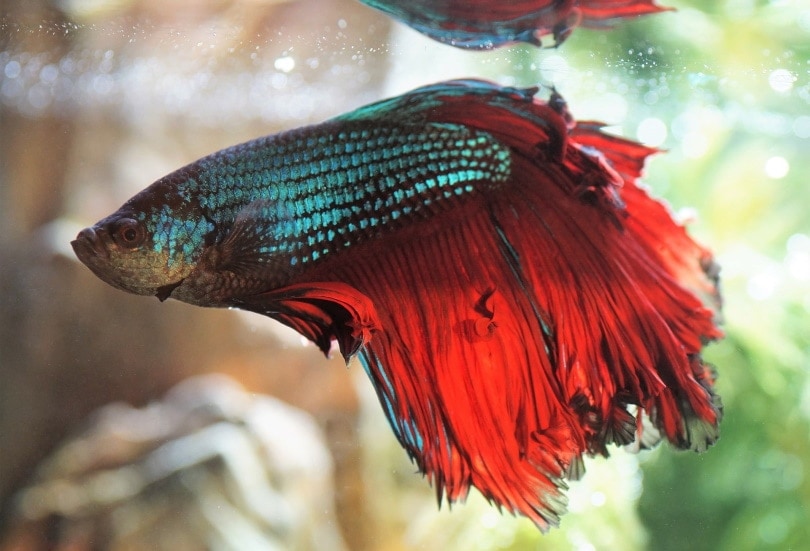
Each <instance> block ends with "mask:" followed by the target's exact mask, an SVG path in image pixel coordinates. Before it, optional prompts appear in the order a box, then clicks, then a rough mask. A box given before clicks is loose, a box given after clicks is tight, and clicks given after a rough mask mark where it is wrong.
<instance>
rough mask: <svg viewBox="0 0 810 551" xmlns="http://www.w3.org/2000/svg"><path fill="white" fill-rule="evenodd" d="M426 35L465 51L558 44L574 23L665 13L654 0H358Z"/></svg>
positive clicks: (601, 23)
mask: <svg viewBox="0 0 810 551" xmlns="http://www.w3.org/2000/svg"><path fill="white" fill-rule="evenodd" d="M360 1H361V2H363V3H364V4H367V5H369V6H371V7H373V8H376V9H378V10H381V11H383V12H385V13H387V14H389V15H391V16H392V17H394V18H396V19H398V20H400V21H402V22H403V23H405V24H407V25H409V26H411V27H413V28H414V29H415V30H417V31H419V32H421V33H423V34H425V35H427V36H429V37H430V38H432V39H434V40H437V41H439V42H442V43H444V44H449V45H451V46H456V47H459V48H469V49H490V48H497V47H499V46H504V45H507V44H512V43H515V42H526V43H529V44H534V45H535V46H541V45H543V44H544V40H545V38H546V37H549V36H550V37H552V38H553V42H551V45H553V46H559V45H560V44H562V43H563V42H564V41H565V40H566V39H567V38H568V36H570V34H571V33H572V32H573V30H574V28H575V27H577V25H579V24H582V25H584V26H586V27H593V28H609V27H612V26H613V25H614V24H615V23H616V22H618V21H619V20H621V19H624V18H630V17H636V16H640V15H647V14H653V13H657V12H660V11H665V10H667V9H668V8H662V7H660V6H657V5H656V2H655V1H654V0H510V1H508V2H496V1H494V0H443V1H441V2H436V1H432V0H360Z"/></svg>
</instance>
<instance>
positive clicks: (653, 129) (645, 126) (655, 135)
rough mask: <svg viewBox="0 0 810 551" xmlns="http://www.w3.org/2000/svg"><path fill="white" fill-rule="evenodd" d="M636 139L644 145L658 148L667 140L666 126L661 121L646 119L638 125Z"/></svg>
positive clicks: (652, 118) (651, 118)
mask: <svg viewBox="0 0 810 551" xmlns="http://www.w3.org/2000/svg"><path fill="white" fill-rule="evenodd" d="M636 137H638V140H639V141H640V142H641V143H643V144H644V145H648V146H650V147H658V146H659V145H661V144H662V143H664V140H666V139H667V125H666V124H664V121H662V120H661V119H657V118H655V117H650V118H646V119H644V120H643V121H641V122H640V123H639V125H638V128H637V129H636Z"/></svg>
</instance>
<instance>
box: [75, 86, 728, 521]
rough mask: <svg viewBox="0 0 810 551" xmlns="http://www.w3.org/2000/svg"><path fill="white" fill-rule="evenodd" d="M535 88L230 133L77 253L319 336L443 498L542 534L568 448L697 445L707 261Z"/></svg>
mask: <svg viewBox="0 0 810 551" xmlns="http://www.w3.org/2000/svg"><path fill="white" fill-rule="evenodd" d="M536 92H537V90H536V89H528V90H521V89H516V88H502V87H500V86H497V85H495V84H491V83H486V82H481V81H470V80H465V81H451V82H444V83H439V84H435V85H432V86H426V87H423V88H419V89H417V90H414V91H412V92H410V93H407V94H405V95H403V96H399V97H395V98H392V99H388V100H385V101H381V102H379V103H375V104H372V105H368V106H365V107H362V108H360V109H358V110H356V111H353V112H351V113H348V114H345V115H342V116H340V117H337V118H335V119H332V120H329V121H327V122H325V123H322V124H318V125H314V126H309V127H305V128H301V129H297V130H291V131H288V132H284V133H281V134H278V135H274V136H269V137H264V138H259V139H256V140H253V141H250V142H247V143H244V144H242V145H237V146H234V147H230V148H228V149H225V150H223V151H219V152H217V153H214V154H212V155H209V156H208V157H205V158H203V159H200V160H198V161H195V162H193V163H191V164H189V165H187V166H186V167H184V168H181V169H179V170H177V171H176V172H173V173H171V174H169V175H168V176H166V177H164V178H161V179H160V180H158V181H157V182H155V183H154V184H152V185H151V186H150V187H148V188H146V189H145V190H143V191H142V192H140V193H139V194H137V195H135V196H134V197H133V198H131V199H130V200H129V201H127V202H126V203H125V204H124V205H123V206H122V207H121V208H120V209H119V210H118V211H116V212H115V213H113V214H112V215H110V216H108V217H107V218H105V219H103V220H101V221H100V222H98V223H97V224H96V225H95V226H93V227H91V228H87V229H85V230H83V231H82V232H81V233H80V234H79V236H78V237H77V238H76V240H75V241H74V242H73V247H74V250H75V251H76V254H77V255H78V257H79V258H80V259H81V261H82V262H84V263H85V264H86V265H87V266H88V267H89V268H90V269H91V270H92V271H93V272H95V273H96V274H97V275H98V276H99V277H100V278H101V279H103V280H104V281H106V282H107V283H109V284H111V285H113V286H115V287H117V288H119V289H124V290H126V291H130V292H133V293H137V294H142V295H156V296H157V297H158V298H159V299H161V300H165V299H167V298H169V297H171V298H175V299H178V300H182V301H184V302H188V303H191V304H197V305H200V306H219V307H236V308H242V309H245V310H250V311H253V312H258V313H260V314H264V315H267V316H270V317H272V318H275V319H277V320H279V321H281V322H282V323H284V324H286V325H289V326H290V327H293V328H294V329H296V330H297V331H299V332H300V333H302V334H303V335H305V336H306V337H308V338H309V339H311V340H312V341H314V342H315V343H316V344H317V345H318V346H319V347H320V348H321V350H323V351H324V353H328V351H329V349H330V345H331V342H332V341H333V340H336V341H337V343H338V345H339V347H340V350H341V352H342V354H343V356H344V357H345V358H346V359H347V361H348V359H349V358H350V357H351V356H353V355H355V354H357V355H359V357H360V360H361V362H362V364H363V366H364V367H365V370H366V371H367V373H368V376H369V378H370V379H371V382H372V383H373V385H374V387H375V389H376V391H377V394H378V396H379V399H380V402H381V404H382V407H383V409H384V411H385V414H386V415H387V417H388V420H389V421H390V423H391V427H392V428H393V430H394V433H396V436H397V438H398V439H399V441H400V443H401V444H402V446H404V447H405V449H406V450H407V452H408V454H409V455H410V456H411V458H412V459H413V461H415V462H416V464H417V465H418V466H419V468H420V470H421V471H422V472H423V473H424V474H425V475H427V477H428V479H429V480H430V482H431V483H432V484H433V485H434V486H435V488H436V489H437V493H438V495H439V500H440V502H441V499H442V496H443V495H446V496H447V498H448V500H449V501H451V502H452V501H455V500H462V499H464V498H465V496H466V495H467V492H468V490H469V488H470V486H474V487H476V488H478V490H479V491H480V492H481V493H482V494H483V495H484V496H485V497H486V498H487V499H489V500H490V501H492V502H494V503H495V504H497V505H498V506H499V507H503V508H505V509H507V510H509V511H511V512H514V513H520V514H522V515H525V516H527V517H529V518H530V519H532V520H533V521H534V522H535V523H536V524H537V525H538V526H539V527H540V528H541V529H543V530H545V529H547V528H548V527H549V526H550V525H556V524H558V522H559V515H560V514H561V513H563V512H564V510H565V498H564V496H563V494H562V490H563V489H564V488H565V487H566V486H565V480H564V479H565V478H566V477H568V478H573V477H576V476H578V475H579V474H581V471H582V469H581V458H582V456H583V454H590V455H594V454H602V455H607V454H608V445H610V444H616V445H625V444H630V443H631V442H633V441H634V440H636V441H638V442H640V443H641V444H642V445H652V444H653V443H655V442H656V441H657V439H658V438H659V434H660V435H662V436H663V437H666V438H667V439H668V440H669V441H670V442H672V443H673V444H674V445H675V446H677V447H678V448H686V449H693V450H696V451H703V450H705V449H706V448H707V447H708V446H709V445H711V444H712V443H713V442H714V441H715V439H716V438H717V425H718V422H719V420H720V415H721V406H720V402H719V399H718V398H717V397H716V396H715V395H714V393H713V391H712V386H713V375H712V371H711V369H710V368H709V367H708V366H707V365H706V364H705V363H704V362H703V360H702V359H701V349H702V347H703V346H704V344H706V343H707V342H708V341H711V340H713V339H717V338H719V337H720V332H719V330H718V329H717V327H716V326H715V323H714V317H715V310H716V309H718V308H719V296H718V291H717V286H716V275H717V272H716V269H715V266H714V264H713V262H712V258H711V256H710V254H709V252H708V251H706V250H705V249H703V248H702V247H700V246H698V245H697V244H695V242H693V241H692V240H691V239H690V238H689V237H688V236H687V234H686V232H685V231H684V228H683V227H681V226H680V225H678V224H677V223H676V222H674V221H673V219H672V217H671V216H670V214H669V212H668V211H667V209H666V208H665V207H664V206H663V205H662V204H661V203H659V202H657V201H655V200H654V199H652V198H650V196H649V195H648V194H647V192H646V191H645V190H644V189H642V188H641V187H639V185H638V184H637V182H636V178H637V177H638V176H639V172H640V170H641V167H642V164H643V162H644V159H645V157H647V156H648V155H649V154H650V153H652V152H653V150H651V149H649V148H647V147H644V146H642V145H639V144H636V143H633V142H630V141H627V140H624V139H621V138H617V137H612V136H609V135H606V134H603V133H602V132H601V131H600V129H599V127H598V125H596V124H593V123H586V124H579V125H577V124H575V123H574V122H572V120H571V118H570V117H569V116H568V114H567V112H566V108H565V105H564V103H563V101H562V99H561V98H560V97H559V96H557V95H556V94H553V95H552V96H551V99H550V100H549V101H548V102H544V101H541V100H538V99H534V98H533V96H534V94H535V93H536ZM701 298H702V299H703V300H701ZM704 301H705V302H704Z"/></svg>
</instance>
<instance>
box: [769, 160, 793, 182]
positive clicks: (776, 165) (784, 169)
mask: <svg viewBox="0 0 810 551" xmlns="http://www.w3.org/2000/svg"><path fill="white" fill-rule="evenodd" d="M788 172H790V163H788V161H787V159H785V158H784V157H779V156H774V157H771V158H770V159H768V160H767V161H765V175H766V176H767V177H768V178H773V179H774V180H779V179H781V178H784V177H785V176H787V174H788Z"/></svg>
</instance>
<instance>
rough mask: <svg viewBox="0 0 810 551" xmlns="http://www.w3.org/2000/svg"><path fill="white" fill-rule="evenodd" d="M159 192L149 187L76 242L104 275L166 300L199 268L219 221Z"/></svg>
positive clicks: (78, 253) (134, 290) (114, 282)
mask: <svg viewBox="0 0 810 551" xmlns="http://www.w3.org/2000/svg"><path fill="white" fill-rule="evenodd" d="M164 196H165V195H164ZM154 198H155V193H154V190H152V189H149V188H147V190H144V191H143V192H141V193H140V194H138V195H136V196H135V197H133V198H132V199H130V200H129V201H127V202H126V203H125V204H124V205H123V206H122V207H121V208H120V209H118V210H117V211H116V212H114V213H113V214H111V215H109V216H107V217H106V218H103V219H102V220H100V221H98V222H97V223H96V224H94V225H93V226H90V227H88V228H85V229H83V230H82V231H81V232H79V234H78V235H77V236H76V239H75V240H73V241H72V242H71V245H72V247H73V250H74V251H75V253H76V256H77V257H78V258H79V260H80V261H81V262H82V263H83V264H85V265H86V266H87V267H88V268H90V270H91V271H92V272H93V273H94V274H95V275H96V276H98V277H99V278H100V279H101V280H102V281H104V282H106V283H108V284H109V285H112V286H113V287H115V288H117V289H121V290H123V291H127V292H130V293H134V294H137V295H154V296H157V297H158V298H159V299H160V300H165V299H166V298H168V297H169V296H170V295H171V293H172V291H173V290H174V289H175V288H176V287H178V286H179V285H181V284H182V283H183V281H184V280H185V278H186V277H188V275H189V274H190V273H191V272H192V271H193V270H194V269H195V267H196V265H197V263H198V259H199V258H200V256H201V255H202V253H203V251H204V249H205V247H206V239H207V238H208V237H207V236H208V234H209V233H211V231H212V230H213V227H214V225H213V222H211V221H210V219H207V218H205V217H204V216H203V215H202V214H201V213H197V212H194V209H193V208H192V207H191V206H189V205H188V203H186V204H185V205H180V206H179V207H178V206H176V205H175V206H173V205H171V204H169V203H167V202H165V201H164V202H162V203H161V202H159V201H154V200H153V199H154Z"/></svg>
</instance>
